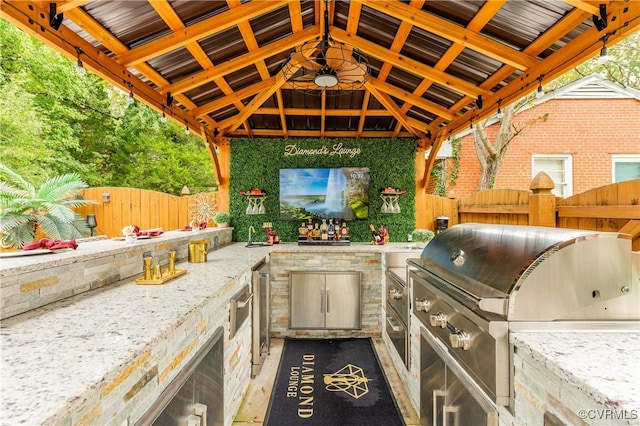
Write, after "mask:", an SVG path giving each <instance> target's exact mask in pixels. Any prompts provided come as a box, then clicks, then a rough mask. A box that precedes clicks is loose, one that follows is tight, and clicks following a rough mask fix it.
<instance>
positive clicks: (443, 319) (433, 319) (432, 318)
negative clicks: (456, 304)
mask: <svg viewBox="0 0 640 426" xmlns="http://www.w3.org/2000/svg"><path fill="white" fill-rule="evenodd" d="M429 323H430V324H431V327H440V328H447V316H446V315H445V314H443V313H442V312H438V313H437V314H431V315H429Z"/></svg>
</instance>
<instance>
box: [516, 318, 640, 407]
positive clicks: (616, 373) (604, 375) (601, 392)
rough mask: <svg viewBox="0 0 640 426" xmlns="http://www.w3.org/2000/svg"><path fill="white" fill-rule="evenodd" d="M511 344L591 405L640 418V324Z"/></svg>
mask: <svg viewBox="0 0 640 426" xmlns="http://www.w3.org/2000/svg"><path fill="white" fill-rule="evenodd" d="M510 340H511V343H513V344H514V345H516V347H517V348H518V350H520V351H525V352H527V353H528V354H529V355H530V356H531V357H532V358H533V359H535V360H537V361H538V362H540V364H542V365H544V366H545V367H546V368H547V369H548V370H549V371H551V372H552V373H553V374H555V375H556V376H558V377H559V378H560V379H561V380H563V381H566V382H569V383H570V384H572V385H574V386H576V387H577V388H578V389H580V390H581V391H582V392H584V394H586V395H587V396H588V397H589V398H591V399H593V400H594V401H595V402H597V403H599V404H603V405H606V406H608V407H612V408H617V409H620V410H622V409H626V410H627V411H628V412H629V413H631V412H632V410H634V412H635V413H638V412H640V368H639V367H638V363H639V362H640V323H636V324H635V326H634V325H633V324H631V327H629V330H625V331H615V330H593V331H586V330H581V331H533V332H515V333H512V334H511V336H510ZM583 408H585V409H589V408H591V407H583Z"/></svg>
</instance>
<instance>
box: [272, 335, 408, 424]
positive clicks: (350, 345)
mask: <svg viewBox="0 0 640 426" xmlns="http://www.w3.org/2000/svg"><path fill="white" fill-rule="evenodd" d="M263 424H264V426H285V425H286V426H334V425H339V426H342V425H349V426H356V425H357V426H405V423H404V420H403V418H402V415H401V414H400V412H399V410H398V406H397V404H396V402H395V399H394V397H393V394H392V393H391V389H390V388H389V384H388V382H387V379H386V378H385V376H384V372H383V371H382V368H381V367H380V364H379V362H378V358H377V355H376V352H375V348H374V345H373V341H372V340H371V339H370V338H350V339H286V340H285V342H284V347H283V350H282V358H281V359H280V366H279V367H278V373H277V375H276V380H275V383H274V386H273V392H272V394H271V400H270V401H269V408H268V410H267V415H266V417H265V421H264V423H263Z"/></svg>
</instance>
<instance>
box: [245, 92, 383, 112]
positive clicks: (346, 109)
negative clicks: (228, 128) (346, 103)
mask: <svg viewBox="0 0 640 426" xmlns="http://www.w3.org/2000/svg"><path fill="white" fill-rule="evenodd" d="M367 94H368V92H365V97H366V96H367ZM367 103H368V102H367ZM365 104H366V103H365ZM280 111H281V108H274V107H260V108H258V109H256V112H255V113H256V114H266V115H280ZM282 113H284V114H285V115H287V116H289V115H299V116H305V115H321V114H322V109H321V108H282ZM325 114H326V116H327V117H358V116H362V114H363V110H361V109H355V108H343V109H335V108H326V109H325ZM366 115H367V116H370V117H392V116H393V115H392V114H391V113H390V112H389V111H387V110H386V109H367V110H366Z"/></svg>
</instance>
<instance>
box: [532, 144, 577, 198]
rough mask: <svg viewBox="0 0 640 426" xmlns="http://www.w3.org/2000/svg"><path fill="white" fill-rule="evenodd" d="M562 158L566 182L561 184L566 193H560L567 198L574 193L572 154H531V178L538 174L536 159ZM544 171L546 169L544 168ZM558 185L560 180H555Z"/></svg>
mask: <svg viewBox="0 0 640 426" xmlns="http://www.w3.org/2000/svg"><path fill="white" fill-rule="evenodd" d="M545 159H550V160H562V161H563V166H564V176H565V182H561V184H562V185H563V186H564V188H565V189H566V191H565V193H563V194H562V195H559V196H560V197H562V198H567V197H570V196H572V195H573V156H572V155H571V154H533V155H532V156H531V174H532V175H533V176H531V179H533V178H534V177H535V175H536V173H539V172H536V160H545ZM542 171H544V170H542ZM554 183H555V184H556V185H558V182H554Z"/></svg>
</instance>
